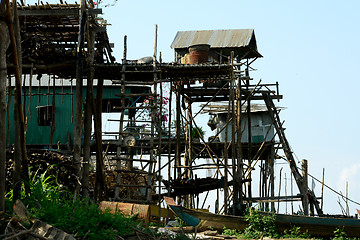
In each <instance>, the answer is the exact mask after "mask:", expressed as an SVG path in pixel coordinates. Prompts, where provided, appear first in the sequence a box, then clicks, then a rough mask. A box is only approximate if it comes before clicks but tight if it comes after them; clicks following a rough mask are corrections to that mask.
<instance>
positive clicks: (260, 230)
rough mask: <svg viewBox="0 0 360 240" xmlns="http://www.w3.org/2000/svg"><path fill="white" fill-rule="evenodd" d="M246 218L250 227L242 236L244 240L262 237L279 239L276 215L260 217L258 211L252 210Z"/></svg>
mask: <svg viewBox="0 0 360 240" xmlns="http://www.w3.org/2000/svg"><path fill="white" fill-rule="evenodd" d="M245 217H246V220H247V221H248V222H249V226H248V227H247V228H246V229H245V230H244V232H243V234H242V236H243V237H244V238H260V237H261V235H262V236H264V237H271V238H277V237H279V234H278V232H277V231H276V227H275V215H274V214H269V215H260V214H259V213H258V211H257V210H255V209H251V210H250V213H249V215H246V216H245Z"/></svg>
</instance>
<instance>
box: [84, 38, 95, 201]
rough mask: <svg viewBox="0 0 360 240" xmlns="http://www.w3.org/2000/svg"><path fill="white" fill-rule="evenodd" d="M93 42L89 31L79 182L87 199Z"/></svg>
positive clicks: (92, 94)
mask: <svg viewBox="0 0 360 240" xmlns="http://www.w3.org/2000/svg"><path fill="white" fill-rule="evenodd" d="M94 42H95V32H94V31H91V32H90V36H89V43H88V44H89V48H88V61H87V62H88V66H89V68H90V71H89V76H88V79H87V91H86V103H85V119H84V160H83V176H82V180H81V185H82V187H81V189H82V195H83V196H84V197H85V198H86V197H89V167H90V161H91V132H92V114H93V112H92V107H93V101H94V88H93V81H94V67H93V64H94V52H95V51H94Z"/></svg>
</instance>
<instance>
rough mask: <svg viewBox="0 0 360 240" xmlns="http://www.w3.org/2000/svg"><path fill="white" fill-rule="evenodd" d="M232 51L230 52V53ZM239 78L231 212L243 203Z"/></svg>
mask: <svg viewBox="0 0 360 240" xmlns="http://www.w3.org/2000/svg"><path fill="white" fill-rule="evenodd" d="M233 54H234V53H233V52H232V53H231V55H233ZM241 94H242V93H241V80H240V79H239V80H238V84H237V89H236V95H237V98H236V108H237V109H236V113H237V114H236V116H237V118H236V132H237V136H236V137H237V159H236V161H235V162H233V169H234V172H233V176H234V204H233V214H236V207H237V205H239V204H242V203H243V188H242V178H243V152H242V144H241V138H242V131H241V118H242V116H241V115H242V113H241V100H242V99H241V98H242V97H241Z"/></svg>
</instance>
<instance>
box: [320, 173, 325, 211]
mask: <svg viewBox="0 0 360 240" xmlns="http://www.w3.org/2000/svg"><path fill="white" fill-rule="evenodd" d="M324 182H325V168H323V174H322V181H321V206H320V208H321V210H323V207H324Z"/></svg>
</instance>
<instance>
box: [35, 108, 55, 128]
mask: <svg viewBox="0 0 360 240" xmlns="http://www.w3.org/2000/svg"><path fill="white" fill-rule="evenodd" d="M36 109H37V117H38V125H39V126H51V125H52V120H53V119H52V106H51V105H45V106H37V107H36Z"/></svg>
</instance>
